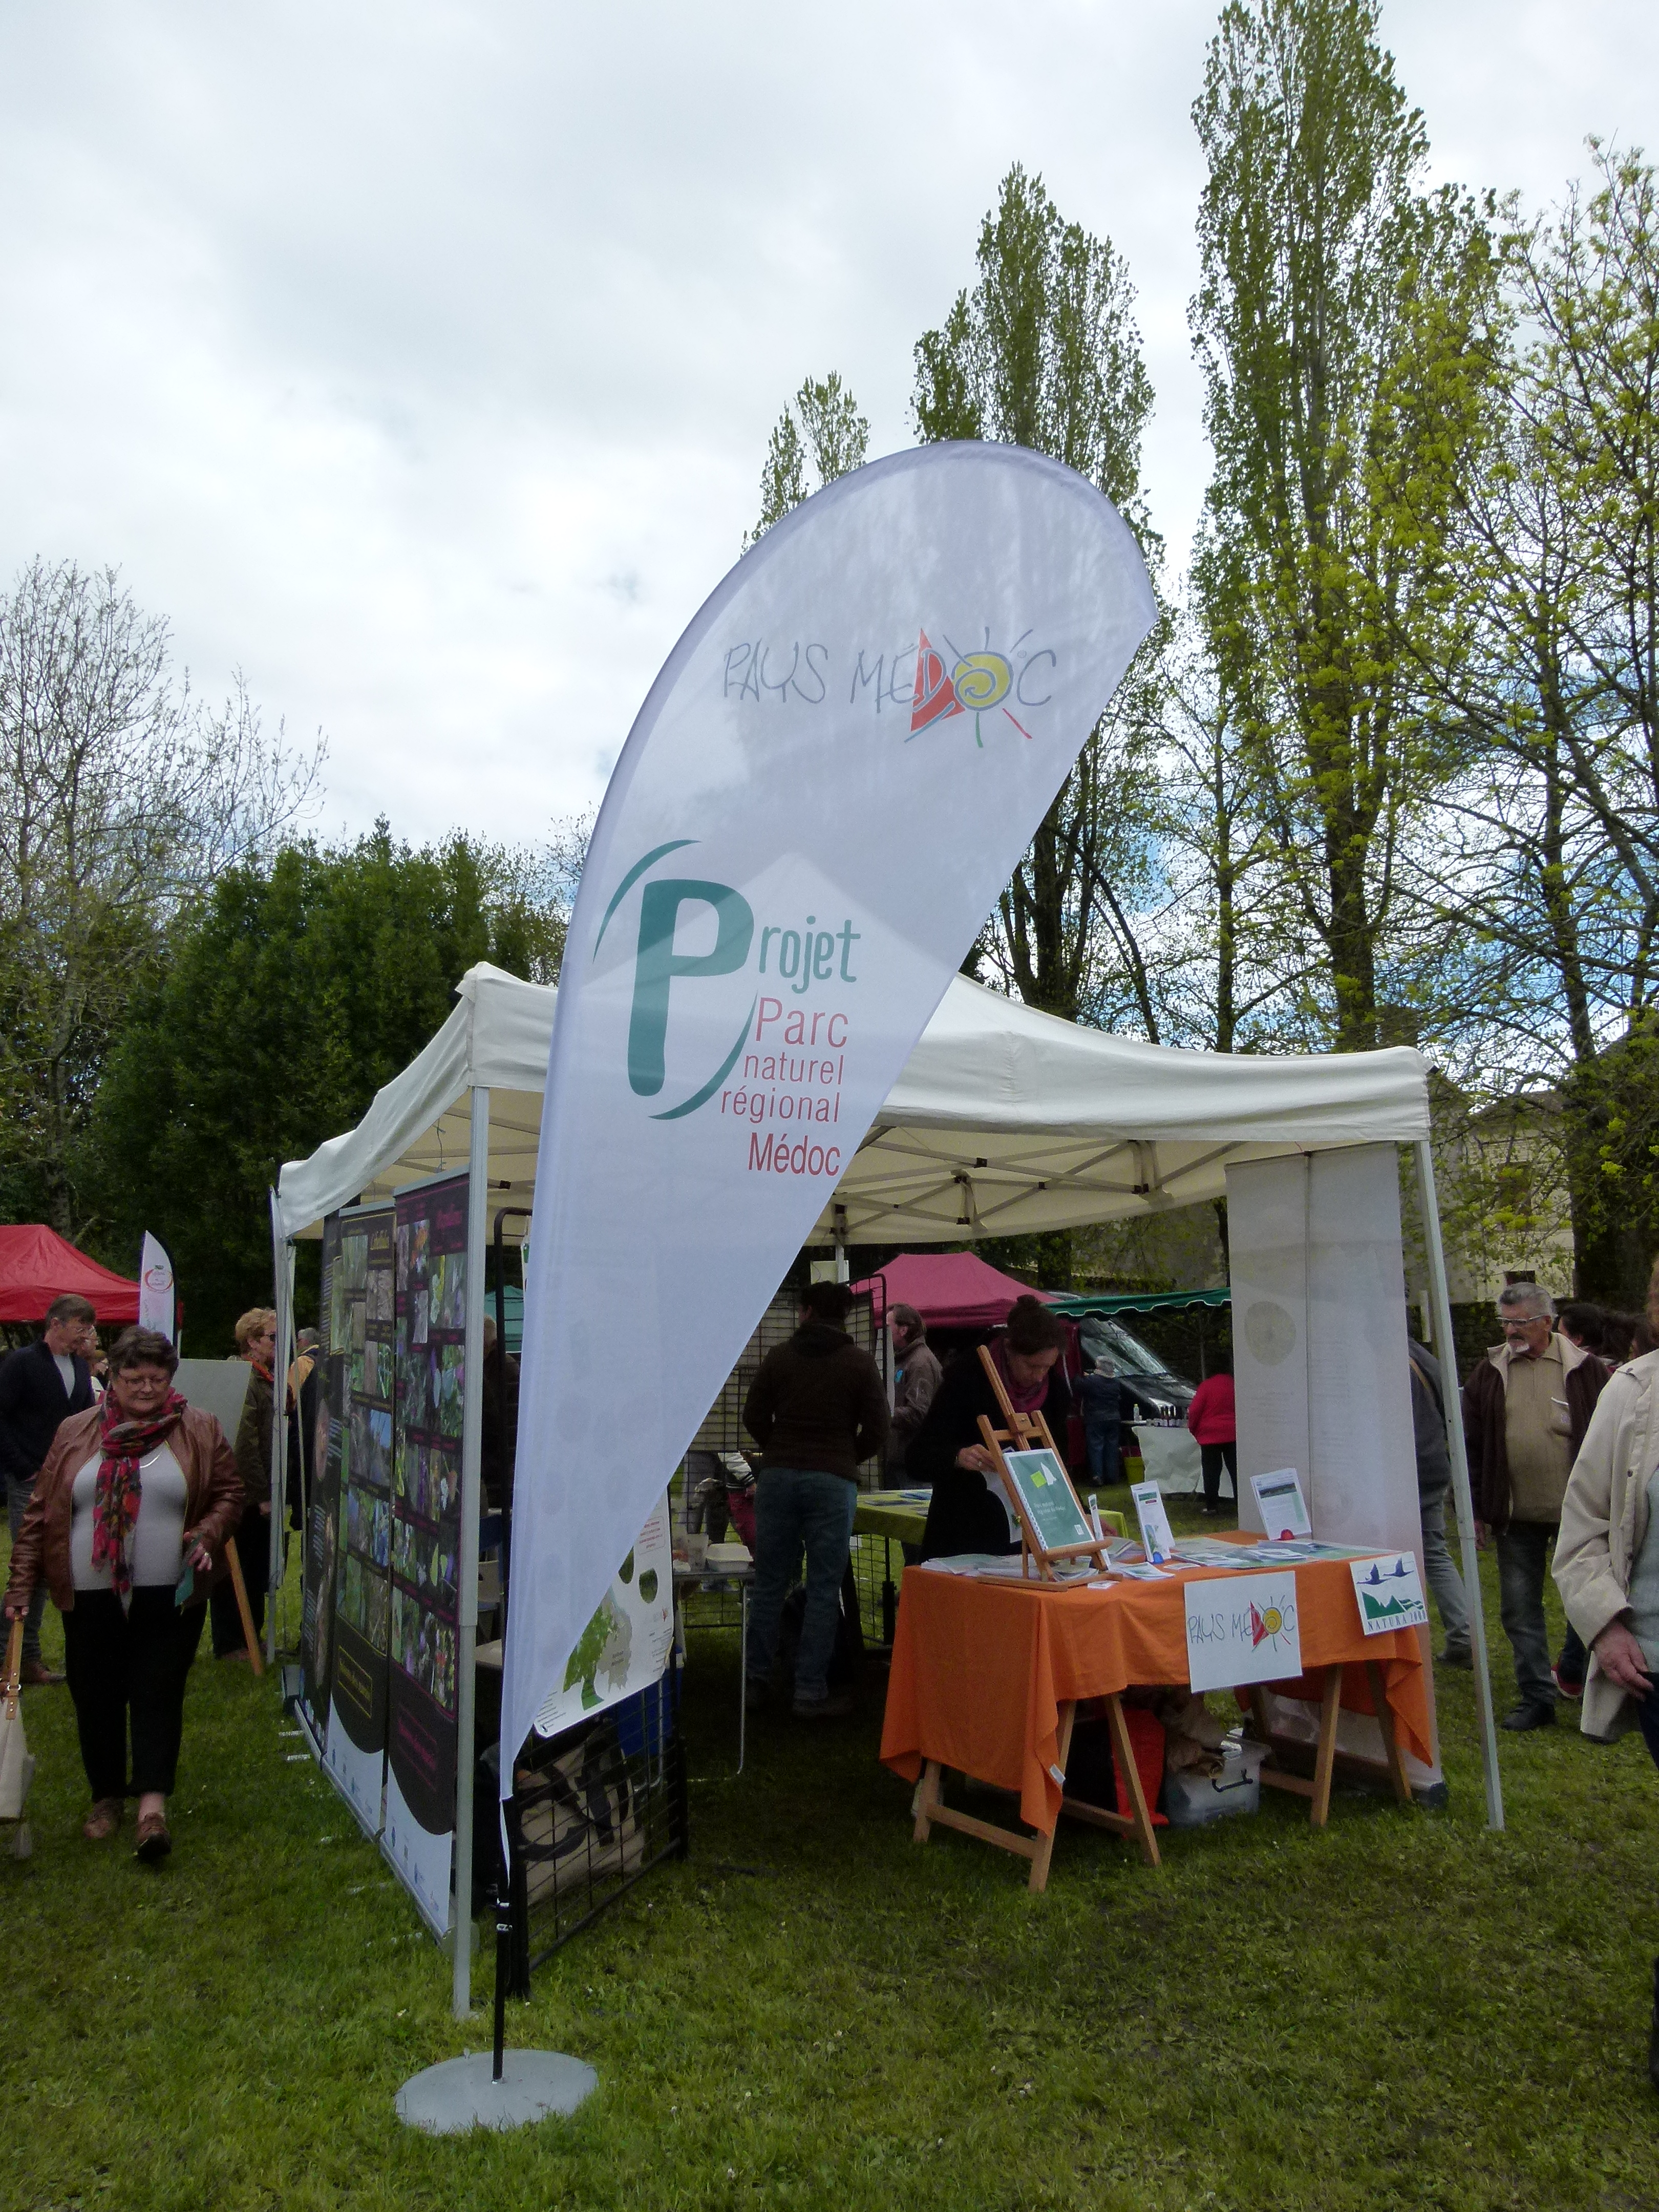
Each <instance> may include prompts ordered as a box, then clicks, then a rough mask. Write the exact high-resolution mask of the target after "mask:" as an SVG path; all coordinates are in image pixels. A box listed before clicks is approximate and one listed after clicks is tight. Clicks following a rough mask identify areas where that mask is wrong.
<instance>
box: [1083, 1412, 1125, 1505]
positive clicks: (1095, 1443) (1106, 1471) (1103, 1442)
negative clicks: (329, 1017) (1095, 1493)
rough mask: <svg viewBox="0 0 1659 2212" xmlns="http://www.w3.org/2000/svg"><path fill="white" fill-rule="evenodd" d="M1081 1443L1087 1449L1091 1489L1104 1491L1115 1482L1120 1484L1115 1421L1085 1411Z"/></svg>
mask: <svg viewBox="0 0 1659 2212" xmlns="http://www.w3.org/2000/svg"><path fill="white" fill-rule="evenodd" d="M1083 1441H1084V1442H1085V1444H1087V1446H1088V1448H1089V1482H1090V1486H1091V1488H1093V1489H1096V1490H1104V1489H1107V1488H1109V1486H1110V1485H1111V1484H1113V1483H1115V1482H1121V1481H1122V1480H1123V1469H1122V1468H1121V1466H1120V1465H1119V1463H1118V1456H1117V1421H1116V1419H1115V1417H1113V1418H1106V1417H1104V1416H1097V1415H1096V1414H1094V1413H1090V1412H1089V1411H1087V1410H1086V1409H1085V1413H1084V1416H1083Z"/></svg>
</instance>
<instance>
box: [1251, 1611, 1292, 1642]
mask: <svg viewBox="0 0 1659 2212" xmlns="http://www.w3.org/2000/svg"><path fill="white" fill-rule="evenodd" d="M1284 1632H1285V1616H1284V1614H1283V1613H1281V1612H1280V1611H1279V1607H1277V1606H1276V1605H1268V1606H1262V1607H1256V1606H1254V1605H1253V1606H1252V1607H1250V1644H1251V1648H1252V1650H1254V1649H1255V1646H1256V1645H1257V1644H1265V1643H1266V1642H1267V1638H1269V1637H1270V1636H1281V1635H1283V1633H1284Z"/></svg>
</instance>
